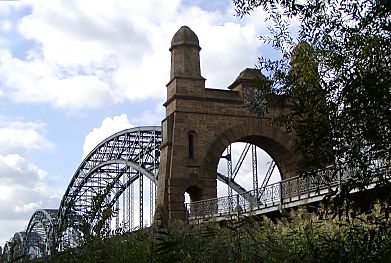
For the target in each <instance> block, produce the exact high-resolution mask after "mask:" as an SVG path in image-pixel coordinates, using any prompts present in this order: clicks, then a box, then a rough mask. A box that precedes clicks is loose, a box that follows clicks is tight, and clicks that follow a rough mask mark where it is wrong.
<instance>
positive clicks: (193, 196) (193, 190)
mask: <svg viewBox="0 0 391 263" xmlns="http://www.w3.org/2000/svg"><path fill="white" fill-rule="evenodd" d="M185 193H187V194H188V196H189V197H188V198H189V201H190V202H194V201H199V200H201V188H199V187H198V186H195V185H191V186H189V187H188V188H186V192H185Z"/></svg>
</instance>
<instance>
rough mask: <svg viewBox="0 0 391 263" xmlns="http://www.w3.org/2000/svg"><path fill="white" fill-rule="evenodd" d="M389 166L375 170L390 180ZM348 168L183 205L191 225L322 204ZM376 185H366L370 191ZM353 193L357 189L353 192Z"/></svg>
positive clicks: (351, 171) (345, 176)
mask: <svg viewBox="0 0 391 263" xmlns="http://www.w3.org/2000/svg"><path fill="white" fill-rule="evenodd" d="M389 168H390V167H389V166H383V167H381V168H379V167H377V171H381V172H383V173H384V172H385V173H386V174H387V175H386V177H388V178H389V177H390V169H389ZM355 172H356V171H355V169H349V170H346V171H344V172H343V173H335V172H334V171H333V170H332V169H331V168H329V169H325V170H321V171H319V172H318V173H317V174H316V175H311V176H306V177H299V176H298V177H294V178H290V179H287V180H283V181H280V182H277V183H274V184H271V185H268V186H266V187H263V188H259V189H257V190H251V191H248V192H244V193H239V194H236V195H232V196H225V197H219V198H214V199H208V200H201V201H196V202H192V203H187V204H186V210H187V213H186V214H187V218H186V220H187V221H188V222H189V223H190V224H194V223H201V222H207V221H212V220H213V221H220V220H226V219H232V218H235V217H240V216H249V215H261V214H267V213H270V212H273V211H278V210H282V209H286V208H292V207H295V206H300V205H303V204H309V203H314V202H319V201H321V200H322V199H323V198H324V196H325V195H326V194H328V193H330V192H331V191H332V192H335V191H338V190H339V187H340V185H341V184H343V183H344V182H346V181H347V180H348V179H349V178H351V177H352V175H353V174H354V173H355ZM374 185H375V183H373V184H371V185H370V186H368V188H373V187H374ZM353 191H354V192H355V191H356V190H353Z"/></svg>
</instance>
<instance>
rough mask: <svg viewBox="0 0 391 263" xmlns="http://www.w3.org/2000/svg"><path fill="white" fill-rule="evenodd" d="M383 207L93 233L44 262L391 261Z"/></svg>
mask: <svg viewBox="0 0 391 263" xmlns="http://www.w3.org/2000/svg"><path fill="white" fill-rule="evenodd" d="M384 207H388V206H387V205H384V204H383V205H381V206H380V205H379V204H377V205H375V208H374V209H372V212H370V213H361V214H360V215H354V214H355V213H353V212H351V214H350V215H349V217H346V216H345V215H340V217H335V216H334V218H333V216H332V215H327V214H326V213H325V212H321V213H318V214H315V213H309V212H307V211H306V210H303V209H302V210H296V211H293V212H292V213H291V214H290V215H289V216H285V217H281V218H280V219H277V220H276V221H272V220H270V219H268V218H266V217H262V218H255V217H252V218H243V219H240V220H233V221H230V222H212V223H207V224H203V225H201V226H198V225H190V226H189V225H184V224H181V223H178V224H172V225H169V226H154V227H152V228H150V229H140V230H138V231H135V232H132V233H124V234H122V235H119V236H116V237H110V238H109V237H108V238H104V239H101V238H92V239H90V240H88V241H86V243H85V244H84V245H83V246H81V247H79V248H75V249H73V250H68V251H66V252H63V253H61V254H59V255H57V256H55V257H51V258H48V259H46V260H43V262H138V263H141V262H186V263H190V262H200V263H201V262H202V263H204V262H224V263H225V262H391V222H390V219H389V217H388V213H389V211H388V212H387V211H386V210H384Z"/></svg>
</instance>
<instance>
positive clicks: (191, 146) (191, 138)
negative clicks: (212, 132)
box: [189, 133, 194, 159]
mask: <svg viewBox="0 0 391 263" xmlns="http://www.w3.org/2000/svg"><path fill="white" fill-rule="evenodd" d="M193 158H194V134H192V133H189V159H193Z"/></svg>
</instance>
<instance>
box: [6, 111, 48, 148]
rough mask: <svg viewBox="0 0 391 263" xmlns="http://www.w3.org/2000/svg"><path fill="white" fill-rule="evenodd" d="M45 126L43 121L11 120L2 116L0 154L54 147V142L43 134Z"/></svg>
mask: <svg viewBox="0 0 391 263" xmlns="http://www.w3.org/2000/svg"><path fill="white" fill-rule="evenodd" d="M44 126H45V125H44V124H42V123H34V122H21V121H9V120H6V119H4V118H2V117H1V116H0V154H7V153H23V154H24V153H26V152H27V151H30V150H39V149H52V148H53V147H54V145H53V143H52V142H50V141H49V140H47V139H46V138H45V137H44V136H43V135H42V130H43V129H44Z"/></svg>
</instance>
